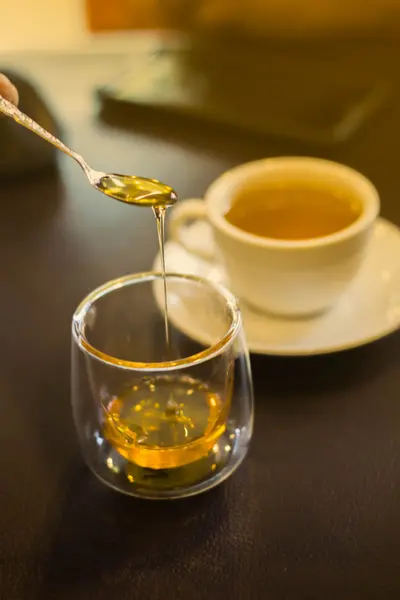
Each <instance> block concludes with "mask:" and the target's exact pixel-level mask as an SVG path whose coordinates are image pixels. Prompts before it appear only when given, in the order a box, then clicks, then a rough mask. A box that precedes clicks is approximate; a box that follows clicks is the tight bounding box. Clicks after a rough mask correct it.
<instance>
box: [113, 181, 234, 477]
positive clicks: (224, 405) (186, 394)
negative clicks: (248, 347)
mask: <svg viewBox="0 0 400 600" xmlns="http://www.w3.org/2000/svg"><path fill="white" fill-rule="evenodd" d="M121 177H123V181H121V182H119V183H120V184H121V185H120V186H118V185H117V184H118V181H117V180H116V179H115V178H114V179H113V180H112V181H108V182H107V186H108V187H107V189H103V190H102V191H104V192H105V193H106V194H107V195H109V196H111V197H113V198H116V199H117V200H120V201H122V202H127V203H130V204H142V205H145V206H151V207H152V209H153V212H154V216H155V218H156V224H157V234H158V243H159V249H160V256H161V264H162V275H163V283H164V326H165V342H166V351H167V356H166V360H171V359H172V358H173V357H172V349H171V337H170V331H169V321H168V297H167V278H166V275H165V273H166V270H165V252H164V245H165V240H164V229H165V227H164V224H165V213H166V209H167V207H168V206H170V205H171V204H173V203H174V202H175V200H176V195H174V194H173V195H171V192H172V190H171V188H169V187H168V186H164V185H163V184H160V183H159V182H155V181H154V180H146V181H150V182H151V185H150V186H149V195H146V185H148V184H147V183H146V184H143V180H141V182H140V185H139V184H138V182H137V179H138V178H126V177H125V176H121ZM128 179H129V180H128ZM150 196H151V198H150ZM149 198H150V199H149ZM230 393H231V391H230V390H229V394H230ZM229 404H230V400H229V399H225V401H224V402H223V401H222V399H221V397H220V396H219V395H218V394H216V393H213V392H212V391H211V390H209V389H208V387H207V386H206V385H205V384H204V383H202V382H201V381H198V380H195V379H191V378H188V377H185V376H182V375H180V376H179V375H176V376H162V377H161V376H159V377H154V378H143V379H142V380H141V381H140V382H139V383H136V384H135V385H133V386H132V387H130V388H129V389H127V390H124V391H123V392H121V394H120V395H119V396H117V397H114V398H113V399H112V401H111V402H110V403H109V404H108V405H107V406H105V405H103V409H104V437H105V438H106V439H107V440H108V441H109V442H110V444H111V445H112V446H113V447H114V449H115V450H116V451H117V452H118V453H119V454H120V455H121V456H123V457H124V458H125V459H126V460H128V461H129V462H130V463H132V464H133V465H137V466H138V467H142V468H146V469H154V470H160V469H172V468H177V467H182V466H185V465H188V464H190V463H192V462H195V461H197V460H199V459H201V458H202V457H204V456H205V455H207V454H208V453H209V452H210V451H211V449H212V448H213V446H214V445H215V443H216V441H217V440H218V438H219V437H220V436H221V435H222V434H223V433H224V431H225V428H226V415H227V411H228V408H229Z"/></svg>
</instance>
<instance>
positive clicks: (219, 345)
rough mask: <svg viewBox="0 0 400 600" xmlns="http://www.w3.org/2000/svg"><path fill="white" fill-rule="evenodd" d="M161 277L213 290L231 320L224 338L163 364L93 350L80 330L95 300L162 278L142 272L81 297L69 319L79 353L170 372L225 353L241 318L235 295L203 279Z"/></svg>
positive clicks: (120, 365) (127, 366)
mask: <svg viewBox="0 0 400 600" xmlns="http://www.w3.org/2000/svg"><path fill="white" fill-rule="evenodd" d="M165 276H166V278H167V280H168V278H169V279H183V280H187V281H192V282H196V283H200V284H202V285H205V286H207V287H208V288H210V289H211V290H213V291H214V292H216V293H217V294H219V295H220V296H222V297H223V298H224V300H225V302H226V305H227V306H228V308H229V311H230V314H231V317H232V320H231V324H230V326H229V329H228V331H227V332H226V333H225V335H223V336H222V337H221V339H220V340H219V341H218V342H216V343H215V344H213V345H211V346H209V347H208V348H206V349H205V350H202V351H201V352H197V353H196V354H193V355H191V356H187V357H185V358H179V359H177V360H173V361H164V362H138V361H131V360H124V359H120V358H116V357H114V356H111V355H109V354H106V353H105V352H102V351H101V350H99V349H98V348H95V347H94V346H93V345H92V344H91V343H90V342H89V341H88V340H87V338H86V336H85V334H84V331H83V329H82V325H83V323H84V319H85V317H86V315H87V313H88V311H89V309H90V307H91V306H92V305H93V303H94V302H95V301H97V300H99V299H100V298H102V297H103V296H106V295H107V294H109V293H113V292H115V291H117V290H118V289H120V288H122V287H126V286H127V285H135V284H138V283H139V284H140V283H148V282H151V281H154V280H156V279H162V278H163V273H161V272H159V271H146V272H143V273H134V274H131V275H124V276H123V277H118V278H116V279H111V280H110V281H107V282H106V283H104V284H102V285H101V286H99V287H97V288H95V289H94V290H92V291H91V292H89V294H87V295H86V296H85V297H84V298H83V300H82V301H81V302H80V303H79V304H78V306H77V308H76V310H75V312H74V314H73V317H72V336H73V339H74V340H75V342H76V343H77V345H78V346H79V348H80V349H81V350H82V351H83V352H85V354H87V355H89V356H91V357H92V358H94V359H96V360H98V361H100V362H102V363H104V364H108V365H110V366H113V367H117V368H121V369H127V370H134V371H173V370H177V369H181V368H184V367H191V366H194V365H197V364H200V363H202V362H205V361H207V360H210V359H212V358H214V357H215V356H218V355H219V354H222V353H223V352H224V351H225V350H226V348H227V347H228V346H229V345H230V344H231V343H232V341H233V340H235V338H236V336H237V334H238V332H239V330H240V328H241V323H242V318H241V313H240V309H239V305H238V302H237V300H236V298H235V296H234V295H233V294H232V293H231V292H230V291H229V290H228V289H226V288H225V287H224V286H223V285H221V284H219V283H216V282H213V281H210V280H208V279H205V278H204V277H198V276H197V275H190V274H184V273H173V272H167V273H165Z"/></svg>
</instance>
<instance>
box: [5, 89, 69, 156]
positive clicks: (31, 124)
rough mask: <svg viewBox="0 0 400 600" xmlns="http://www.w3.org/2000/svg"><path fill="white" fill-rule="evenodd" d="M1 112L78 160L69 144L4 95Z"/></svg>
mask: <svg viewBox="0 0 400 600" xmlns="http://www.w3.org/2000/svg"><path fill="white" fill-rule="evenodd" d="M0 112H2V113H3V114H5V115H7V117H10V118H11V119H14V121H16V122H17V123H19V124H20V125H22V126H23V127H26V128H27V129H30V131H33V133H36V134H37V135H40V137H41V138H43V139H44V140H46V142H50V144H53V146H55V147H56V148H58V149H59V150H61V151H62V152H65V154H68V156H71V158H74V159H75V160H78V158H77V154H76V153H75V152H74V151H73V150H71V149H70V148H68V146H66V145H65V144H63V143H62V142H61V141H60V140H59V139H58V138H56V137H55V136H54V135H52V134H51V133H50V132H49V131H46V129H43V127H41V126H40V125H39V123H36V121H34V120H33V119H31V118H30V117H28V115H26V114H25V113H23V112H22V111H20V110H19V109H18V108H17V107H16V106H14V104H12V103H11V102H9V101H8V100H6V99H5V98H3V96H0ZM79 158H80V157H79Z"/></svg>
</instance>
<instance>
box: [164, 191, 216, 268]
mask: <svg viewBox="0 0 400 600" xmlns="http://www.w3.org/2000/svg"><path fill="white" fill-rule="evenodd" d="M191 221H192V222H196V221H198V222H199V225H200V223H202V225H201V227H202V231H201V232H200V231H199V234H198V235H197V236H196V235H193V233H194V231H190V227H188V224H189V223H190V222H191ZM193 227H194V225H193ZM169 235H170V238H171V239H172V240H173V241H174V242H177V243H179V244H181V246H183V247H184V248H185V250H187V251H188V252H190V253H191V254H195V255H196V256H200V258H203V259H205V260H208V261H213V260H215V241H214V236H213V233H212V230H211V226H210V224H209V222H208V218H207V209H206V204H205V202H204V200H199V199H197V198H190V199H188V200H185V201H184V202H182V203H178V204H176V205H175V206H174V209H173V210H172V211H171V216H170V218H169ZM196 238H197V239H199V238H201V244H200V243H196Z"/></svg>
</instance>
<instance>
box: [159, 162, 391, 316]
mask: <svg viewBox="0 0 400 600" xmlns="http://www.w3.org/2000/svg"><path fill="white" fill-rule="evenodd" d="M290 180H293V181H294V182H297V183H298V182H307V181H309V182H312V183H313V184H314V185H315V184H322V185H323V186H324V187H326V188H327V189H329V188H332V189H335V190H336V191H337V190H341V189H342V190H343V191H347V192H350V193H351V194H352V195H353V196H356V197H358V198H359V200H360V202H361V205H362V211H361V214H360V216H359V217H358V218H357V219H356V221H354V222H353V223H352V224H351V225H350V226H348V227H346V228H344V229H341V230H340V231H337V232H336V233H333V234H331V235H327V236H325V237H319V238H313V239H310V240H299V241H296V240H287V241H286V240H278V239H270V238H264V237H259V236H256V235H253V234H250V233H247V232H245V231H243V230H241V229H239V228H238V227H235V226H234V225H231V224H230V223H229V222H228V221H227V220H226V219H225V217H224V214H225V213H226V212H227V210H228V209H229V207H230V205H231V202H232V199H233V198H234V197H235V195H236V194H237V193H238V192H239V191H241V190H242V189H246V190H247V189H251V187H252V186H257V188H259V187H260V183H261V185H262V183H263V182H265V183H266V185H267V184H268V182H278V181H285V182H287V181H290ZM378 213H379V196H378V192H377V190H376V189H375V187H374V186H373V185H372V183H371V182H370V181H369V180H368V179H366V178H365V177H364V176H363V175H361V173H358V172H357V171H355V170H353V169H351V168H349V167H346V166H344V165H340V164H337V163H333V162H330V161H326V160H321V159H317V158H306V157H304V158H303V157H297V158H296V157H294V158H290V157H289V158H286V157H282V158H268V159H265V160H260V161H256V162H251V163H247V164H244V165H241V166H239V167H236V168H234V169H232V170H230V171H227V172H226V173H224V174H223V175H222V176H221V177H219V178H218V179H217V180H216V181H215V182H214V183H213V184H212V185H211V186H210V187H209V188H208V190H207V192H206V195H205V200H204V201H203V200H187V201H186V202H182V203H181V204H179V203H178V205H177V206H176V207H175V208H174V210H173V212H172V215H171V219H170V235H171V237H172V239H174V240H175V241H179V242H180V243H181V244H183V245H184V246H185V248H186V249H187V250H189V251H190V252H193V253H195V254H198V255H200V256H201V257H202V258H205V259H208V260H221V261H222V262H223V264H224V267H225V268H226V270H227V273H228V277H229V280H230V287H231V289H232V291H233V292H234V293H235V294H236V295H237V296H238V297H239V298H243V299H244V300H245V301H247V302H248V303H249V304H251V305H252V306H253V307H255V308H257V309H259V310H261V311H267V312H272V313H275V314H279V315H285V316H291V317H301V316H306V315H312V314H314V313H318V312H322V311H324V310H326V309H328V308H330V307H332V306H333V305H334V304H335V303H336V302H337V300H338V299H339V297H340V296H341V294H342V293H343V291H344V290H345V289H346V288H347V286H348V285H349V283H350V282H351V281H352V280H353V278H354V277H355V276H356V274H357V272H358V270H359V268H360V266H361V264H362V262H363V259H364V257H365V255H366V251H367V247H368V242H369V240H370V237H371V233H372V230H373V227H374V222H375V219H376V217H377V216H378ZM196 220H203V221H204V220H206V221H208V222H209V223H210V224H211V227H212V231H213V237H214V239H215V242H216V244H213V243H212V242H213V240H212V239H210V237H209V236H207V235H206V233H207V232H205V235H204V243H205V245H204V246H203V247H202V248H199V246H198V245H197V246H195V245H193V243H192V242H191V236H190V233H189V231H188V227H187V225H188V223H189V222H190V221H192V222H193V221H196Z"/></svg>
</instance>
